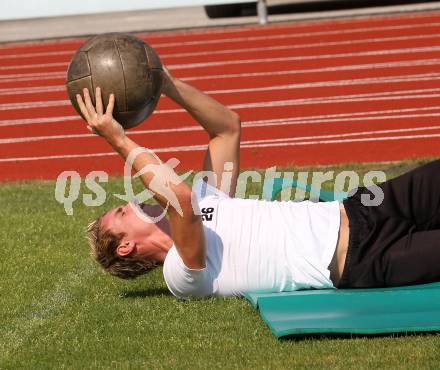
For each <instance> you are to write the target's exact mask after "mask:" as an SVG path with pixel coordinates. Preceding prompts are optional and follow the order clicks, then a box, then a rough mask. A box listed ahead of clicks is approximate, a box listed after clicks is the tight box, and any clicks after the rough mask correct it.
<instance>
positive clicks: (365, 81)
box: [0, 73, 440, 95]
mask: <svg viewBox="0 0 440 370" xmlns="http://www.w3.org/2000/svg"><path fill="white" fill-rule="evenodd" d="M438 79H440V73H425V74H418V75H407V76H390V77H389V76H386V77H368V78H358V79H349V80H336V81H322V82H308V83H296V84H287V85H273V86H264V87H251V88H241V89H227V90H226V89H225V90H208V91H206V93H207V94H211V95H216V94H236V93H244V92H258V91H282V90H293V89H307V88H318V87H336V86H355V85H371V84H384V83H387V84H389V83H400V82H419V81H434V80H438ZM0 95H1V93H0Z"/></svg>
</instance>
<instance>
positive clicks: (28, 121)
mask: <svg viewBox="0 0 440 370" xmlns="http://www.w3.org/2000/svg"><path fill="white" fill-rule="evenodd" d="M66 121H81V118H80V117H79V116H57V117H36V118H23V119H3V120H0V127H6V126H19V125H32V124H43V123H54V122H57V123H61V122H66Z"/></svg>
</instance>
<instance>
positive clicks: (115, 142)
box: [107, 135, 127, 152]
mask: <svg viewBox="0 0 440 370" xmlns="http://www.w3.org/2000/svg"><path fill="white" fill-rule="evenodd" d="M126 139H127V136H125V135H121V136H118V137H116V138H112V139H109V140H107V141H108V143H109V144H110V145H111V146H112V148H113V149H114V150H116V151H117V152H121V151H122V150H123V149H124V147H125V146H126V144H127V140H126Z"/></svg>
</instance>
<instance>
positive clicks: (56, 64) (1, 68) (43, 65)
mask: <svg viewBox="0 0 440 370" xmlns="http://www.w3.org/2000/svg"><path fill="white" fill-rule="evenodd" d="M68 65H69V63H68V62H53V63H35V64H23V65H12V66H0V71H9V70H13V69H25V68H48V67H67V66H68Z"/></svg>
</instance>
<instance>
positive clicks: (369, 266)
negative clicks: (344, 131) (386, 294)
mask: <svg viewBox="0 0 440 370" xmlns="http://www.w3.org/2000/svg"><path fill="white" fill-rule="evenodd" d="M379 187H380V189H382V191H383V195H384V198H383V201H382V203H381V204H380V205H378V206H365V205H363V204H362V201H361V196H362V194H366V195H369V196H371V197H374V193H373V192H372V190H371V188H359V189H358V191H357V192H356V193H355V194H354V195H353V196H351V197H349V198H348V199H346V200H344V206H345V209H346V212H347V215H348V219H349V229H350V238H349V246H348V252H347V259H346V262H345V267H344V271H343V274H342V278H341V281H340V282H339V284H338V288H372V287H386V286H401V285H412V284H422V283H430V282H436V281H440V160H436V161H434V162H431V163H428V164H427V165H424V166H421V167H418V168H416V169H414V170H412V171H410V172H408V173H406V174H404V175H402V176H399V177H397V178H395V179H392V180H389V181H386V182H384V183H382V184H380V185H379ZM364 203H365V202H364Z"/></svg>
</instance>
